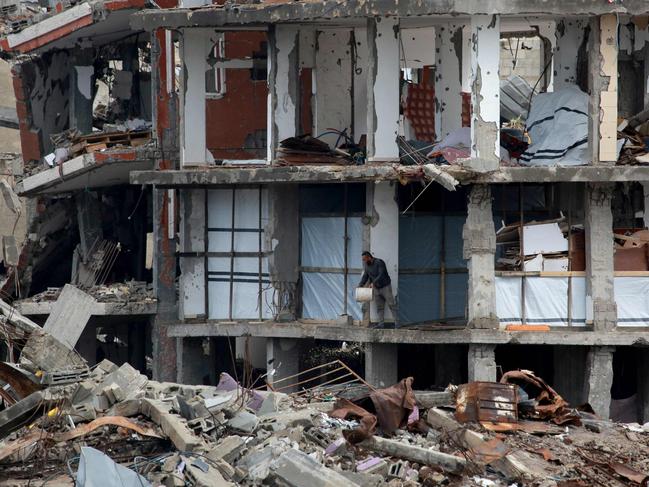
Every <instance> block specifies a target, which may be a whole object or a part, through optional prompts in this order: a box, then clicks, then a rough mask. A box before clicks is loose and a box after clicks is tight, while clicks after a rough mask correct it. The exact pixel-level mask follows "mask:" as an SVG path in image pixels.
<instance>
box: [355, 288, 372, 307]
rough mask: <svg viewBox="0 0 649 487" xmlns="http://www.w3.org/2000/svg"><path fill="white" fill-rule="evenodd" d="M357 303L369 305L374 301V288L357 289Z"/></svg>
mask: <svg viewBox="0 0 649 487" xmlns="http://www.w3.org/2000/svg"><path fill="white" fill-rule="evenodd" d="M355 297H356V301H358V302H359V303H367V302H368V301H372V288H371V287H357V288H356V293H355Z"/></svg>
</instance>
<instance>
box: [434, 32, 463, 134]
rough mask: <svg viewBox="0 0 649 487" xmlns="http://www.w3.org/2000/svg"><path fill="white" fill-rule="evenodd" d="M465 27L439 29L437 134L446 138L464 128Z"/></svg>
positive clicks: (436, 77)
mask: <svg viewBox="0 0 649 487" xmlns="http://www.w3.org/2000/svg"><path fill="white" fill-rule="evenodd" d="M462 27H463V26H462V25H461V24H455V23H448V24H444V25H441V26H439V27H437V28H436V29H435V32H436V53H437V55H436V66H435V68H436V69H435V133H436V135H437V139H438V140H440V139H443V138H444V137H446V136H447V135H448V134H449V133H450V132H452V131H454V130H457V129H459V128H461V127H462Z"/></svg>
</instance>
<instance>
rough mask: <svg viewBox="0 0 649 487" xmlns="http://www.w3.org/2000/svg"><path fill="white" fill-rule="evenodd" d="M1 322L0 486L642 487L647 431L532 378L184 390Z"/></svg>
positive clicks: (223, 381) (226, 379)
mask: <svg viewBox="0 0 649 487" xmlns="http://www.w3.org/2000/svg"><path fill="white" fill-rule="evenodd" d="M0 321H2V322H3V327H4V331H5V333H6V335H5V336H7V337H11V341H7V344H8V345H10V347H11V348H12V349H13V346H12V344H16V343H20V344H23V345H22V348H21V349H20V353H21V358H20V361H19V363H10V362H0V398H1V403H0V486H9V485H11V486H20V485H44V484H47V485H50V486H51V485H59V486H63V485H69V486H72V485H76V486H79V487H84V486H85V487H90V486H106V487H112V486H116V487H117V486H127V487H147V486H153V487H159V486H178V487H180V486H185V485H188V486H201V487H211V486H217V487H220V486H234V485H241V486H256V485H275V486H283V487H286V486H290V487H310V486H320V487H340V486H342V487H347V486H348V487H353V486H377V487H378V486H384V485H387V486H391V487H416V486H420V485H421V486H436V485H462V486H512V485H534V486H543V487H552V486H557V487H561V486H563V487H567V486H569V485H570V486H581V485H646V483H647V482H649V477H648V476H647V475H645V474H643V473H642V472H645V471H647V469H649V456H648V455H646V453H645V452H646V451H647V445H648V444H649V425H647V427H640V426H639V425H638V426H636V427H634V428H632V429H629V428H628V427H627V428H624V427H622V426H621V425H616V424H614V423H611V422H609V421H602V420H599V419H597V418H596V417H595V416H594V415H593V414H592V413H588V412H582V411H577V410H573V409H570V408H569V406H568V405H567V403H565V401H563V399H562V398H561V397H560V396H558V395H557V394H556V393H555V391H553V390H552V389H551V388H550V387H549V386H548V385H547V384H545V383H544V382H543V381H542V380H541V379H540V378H538V377H536V376H535V375H534V374H532V373H531V372H527V371H520V372H517V373H514V374H512V373H510V374H509V375H507V376H504V378H505V379H507V380H506V381H504V382H506V383H484V382H482V383H478V382H474V383H470V384H467V385H462V386H460V387H457V388H456V387H450V388H449V389H448V390H446V391H442V392H423V391H414V390H413V389H412V384H413V379H412V378H407V379H404V380H402V381H400V382H399V383H398V384H395V385H393V386H391V387H388V388H385V389H375V388H373V387H371V386H370V385H368V384H364V383H360V384H357V387H355V388H354V389H353V390H350V389H341V390H340V392H339V393H334V394H331V393H327V394H317V393H313V390H315V389H316V388H314V389H313V390H310V391H306V392H308V393H307V394H304V392H305V391H300V390H296V391H295V392H293V393H291V394H284V393H281V392H277V391H273V390H272V387H271V386H264V387H263V390H260V389H252V388H248V387H244V386H242V385H241V384H240V383H238V382H237V381H236V380H235V379H234V378H232V377H231V376H229V375H228V374H225V373H223V374H221V376H220V380H219V383H218V385H216V386H199V385H184V384H176V383H166V382H157V381H153V380H149V379H148V378H147V377H146V376H145V375H143V374H141V373H140V372H139V371H137V370H136V369H134V368H133V367H132V366H130V365H129V364H128V363H125V364H122V365H121V366H117V365H116V364H114V363H111V362H110V361H107V360H104V361H102V362H101V363H99V364H98V365H96V366H94V367H88V366H87V364H86V363H85V361H83V359H81V358H80V357H79V356H78V355H76V354H75V353H74V351H73V350H72V349H71V348H70V347H69V346H66V345H65V344H64V343H63V342H61V341H59V340H58V339H56V338H55V337H53V336H52V335H50V334H48V333H47V332H45V331H44V330H43V329H41V328H40V327H38V326H37V325H35V324H33V323H32V322H30V321H29V320H27V319H26V318H24V317H22V316H21V315H20V314H18V313H17V312H16V311H15V310H13V309H12V308H10V307H9V306H8V305H6V303H3V302H0ZM530 384H532V385H534V386H535V388H536V389H537V390H541V391H542V394H539V395H537V396H535V395H532V394H529V393H526V392H525V388H528V389H529V385H530ZM329 390H330V391H331V390H332V389H329ZM490 397H492V398H495V399H496V400H495V401H489V398H490ZM642 445H644V446H642ZM639 446H640V447H639Z"/></svg>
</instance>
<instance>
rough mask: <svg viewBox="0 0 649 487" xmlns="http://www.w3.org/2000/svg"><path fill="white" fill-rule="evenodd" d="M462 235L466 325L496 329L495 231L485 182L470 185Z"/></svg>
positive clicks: (489, 196)
mask: <svg viewBox="0 0 649 487" xmlns="http://www.w3.org/2000/svg"><path fill="white" fill-rule="evenodd" d="M462 237H463V239H464V258H465V259H466V260H467V263H468V270H469V280H468V287H469V288H468V293H467V295H468V324H469V326H470V327H472V328H498V316H497V315H496V271H495V254H496V230H495V227H494V223H493V215H492V210H491V188H490V187H489V186H488V185H486V184H475V185H473V186H472V187H471V191H470V193H469V201H468V205H467V219H466V223H465V224H464V229H463V232H462Z"/></svg>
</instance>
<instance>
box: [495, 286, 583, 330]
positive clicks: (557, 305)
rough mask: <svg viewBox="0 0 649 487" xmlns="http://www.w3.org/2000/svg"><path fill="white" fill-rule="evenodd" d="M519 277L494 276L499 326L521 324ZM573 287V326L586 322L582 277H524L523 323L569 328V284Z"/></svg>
mask: <svg viewBox="0 0 649 487" xmlns="http://www.w3.org/2000/svg"><path fill="white" fill-rule="evenodd" d="M522 279H523V278H522V277H496V314H497V315H498V319H499V321H500V322H501V323H502V324H520V323H522V320H523V317H522V314H523V312H522V308H521V303H522V288H521V283H522ZM569 282H570V285H571V286H572V292H571V295H572V302H571V313H570V314H571V317H572V326H579V325H585V323H586V279H585V278H584V277H572V278H571V279H569V278H568V277H537V276H530V277H526V278H525V323H530V324H532V323H542V324H548V325H550V326H567V325H568V322H569V320H568V285H569Z"/></svg>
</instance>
